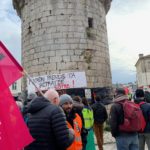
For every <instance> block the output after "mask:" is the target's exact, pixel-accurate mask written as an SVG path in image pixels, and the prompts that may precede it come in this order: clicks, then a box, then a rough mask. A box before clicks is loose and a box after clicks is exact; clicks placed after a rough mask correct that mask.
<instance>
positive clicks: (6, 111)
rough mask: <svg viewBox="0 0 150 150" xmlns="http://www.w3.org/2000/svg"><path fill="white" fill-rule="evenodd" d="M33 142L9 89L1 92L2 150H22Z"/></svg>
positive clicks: (0, 133) (0, 145)
mask: <svg viewBox="0 0 150 150" xmlns="http://www.w3.org/2000/svg"><path fill="white" fill-rule="evenodd" d="M32 141H33V138H32V137H31V135H30V133H29V131H28V128H27V127H26V124H25V123H24V120H23V118H22V116H21V113H20V110H19V108H18V107H17V105H16V103H15V101H14V99H13V97H12V95H11V93H10V91H9V89H5V90H4V91H3V92H0V150H21V149H22V148H23V147H25V146H27V145H28V144H30V143H31V142H32Z"/></svg>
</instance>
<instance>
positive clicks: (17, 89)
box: [10, 79, 21, 97]
mask: <svg viewBox="0 0 150 150" xmlns="http://www.w3.org/2000/svg"><path fill="white" fill-rule="evenodd" d="M10 91H11V93H12V95H13V96H15V97H16V96H18V95H20V94H21V79H20V80H17V81H16V82H14V83H13V84H12V85H11V86H10Z"/></svg>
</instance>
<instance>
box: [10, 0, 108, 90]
mask: <svg viewBox="0 0 150 150" xmlns="http://www.w3.org/2000/svg"><path fill="white" fill-rule="evenodd" d="M110 4H111V0H13V5H14V8H15V9H16V10H17V13H18V15H19V16H20V18H21V21H22V65H23V67H24V68H25V69H26V71H27V72H28V73H29V74H30V75H31V76H39V75H45V74H58V73H64V72H72V71H85V73H86V78H87V83H88V87H105V86H111V71H110V58H109V48H108V40H107V29H106V14H107V12H108V10H109V8H110ZM23 85H24V87H25V86H26V82H24V84H23Z"/></svg>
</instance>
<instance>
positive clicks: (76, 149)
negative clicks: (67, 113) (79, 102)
mask: <svg viewBox="0 0 150 150" xmlns="http://www.w3.org/2000/svg"><path fill="white" fill-rule="evenodd" d="M75 115H76V117H75V119H74V120H73V126H74V127H73V128H72V126H71V125H70V123H69V122H68V121H67V125H68V128H72V129H73V130H74V132H75V139H74V142H73V143H72V144H71V145H70V146H69V147H68V148H67V150H82V139H81V128H82V120H81V118H80V116H79V115H78V114H77V113H76V114H75Z"/></svg>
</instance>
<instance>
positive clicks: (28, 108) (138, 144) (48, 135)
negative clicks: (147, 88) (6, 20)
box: [16, 88, 150, 150]
mask: <svg viewBox="0 0 150 150" xmlns="http://www.w3.org/2000/svg"><path fill="white" fill-rule="evenodd" d="M145 95H146V94H145V93H144V91H143V90H142V89H137V90H136V92H135V95H134V96H133V97H132V98H131V97H130V98H129V96H128V95H126V92H125V90H124V89H123V88H118V89H116V91H115V97H114V99H113V101H112V104H111V109H110V111H109V112H108V111H106V107H105V105H104V104H103V103H102V97H101V96H100V95H96V96H95V99H94V103H90V102H91V101H89V100H87V99H86V98H85V97H80V96H73V97H71V95H68V94H62V95H59V94H58V92H57V91H56V90H54V89H50V90H48V91H46V92H45V93H44V94H43V95H42V96H37V95H36V93H34V92H32V93H28V96H27V100H26V101H25V103H24V106H23V105H21V104H19V102H20V101H16V103H17V105H18V106H19V108H20V110H21V111H22V114H23V117H24V120H25V123H26V124H27V127H28V128H29V131H30V133H31V135H32V137H33V138H34V139H35V140H34V142H33V143H31V144H30V145H28V146H27V147H25V148H24V149H25V150H96V148H95V138H96V141H97V146H98V149H99V150H103V143H104V140H103V131H104V123H105V122H106V120H108V121H107V122H108V123H109V126H110V131H111V134H112V137H114V138H115V140H116V146H117V150H144V149H145V144H147V147H148V150H150V104H149V103H148V102H146V97H145ZM131 101H133V102H131ZM127 102H131V104H129V106H128V107H130V106H131V105H133V104H134V106H135V107H137V108H139V109H140V111H141V113H142V116H143V118H144V123H145V125H144V127H143V128H142V129H141V130H136V129H130V128H129V127H128V126H125V123H126V120H127V119H128V117H127V116H126V112H125V103H127ZM129 109H130V108H129ZM129 112H130V111H129ZM108 116H109V117H108ZM140 121H141V120H137V124H138V122H140ZM144 123H143V124H144ZM124 126H125V127H126V129H124ZM131 126H132V125H130V127H131ZM135 128H136V125H135ZM137 129H138V128H137ZM94 136H95V138H94Z"/></svg>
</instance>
